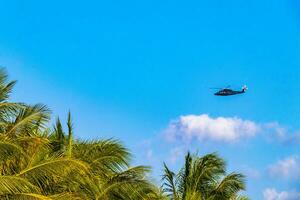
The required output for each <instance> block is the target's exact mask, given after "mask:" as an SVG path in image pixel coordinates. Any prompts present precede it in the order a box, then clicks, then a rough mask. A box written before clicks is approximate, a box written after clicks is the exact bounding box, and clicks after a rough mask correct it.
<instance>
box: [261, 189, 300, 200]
mask: <svg viewBox="0 0 300 200" xmlns="http://www.w3.org/2000/svg"><path fill="white" fill-rule="evenodd" d="M263 196H264V199H265V200H299V199H300V193H299V192H296V191H281V192H278V191H277V190H276V189H274V188H267V189H265V190H264V191H263Z"/></svg>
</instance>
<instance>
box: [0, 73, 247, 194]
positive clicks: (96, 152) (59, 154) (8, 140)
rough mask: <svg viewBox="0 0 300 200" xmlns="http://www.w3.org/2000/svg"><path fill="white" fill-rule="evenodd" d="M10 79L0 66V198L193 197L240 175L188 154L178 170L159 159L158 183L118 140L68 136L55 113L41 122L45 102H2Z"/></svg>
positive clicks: (220, 189) (227, 186)
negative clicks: (161, 180) (160, 178)
mask: <svg viewBox="0 0 300 200" xmlns="http://www.w3.org/2000/svg"><path fill="white" fill-rule="evenodd" d="M15 83H16V82H15V81H12V82H8V79H7V74H6V73H5V71H4V70H3V69H1V70H0V173H1V174H0V199H24V200H27V199H28V200H31V199H33V200H39V199H43V200H44V199H45V200H46V199H47V200H48V199H59V200H60V199H61V200H63V199H83V200H117V199H118V200H140V199H144V200H159V199H174V200H179V199H180V200H193V199H195V200H196V199H197V200H198V199H199V200H200V199H201V200H204V199H212V200H213V199H234V198H238V197H237V194H238V192H239V191H240V190H243V189H244V180H243V176H241V175H240V174H230V175H227V176H225V177H224V178H223V180H220V178H221V177H222V176H223V175H224V174H225V164H224V162H223V160H222V159H221V158H219V157H217V156H216V155H207V156H204V157H202V158H195V159H194V160H192V158H191V157H190V155H189V154H188V156H187V160H186V164H185V167H184V168H183V170H182V171H180V172H179V174H178V175H175V174H174V173H173V172H171V171H170V170H169V169H168V168H167V166H165V172H164V173H165V175H164V180H165V183H164V184H163V186H162V188H160V187H157V186H155V185H154V184H152V183H151V181H149V178H148V177H147V175H148V172H149V171H150V168H149V167H147V166H134V167H132V166H131V165H130V157H131V155H130V153H129V151H128V149H126V148H124V146H123V145H122V144H121V143H120V142H119V141H117V140H112V139H109V140H94V141H83V140H75V139H74V138H73V129H72V120H71V114H70V113H69V115H68V120H67V127H68V128H67V131H66V132H65V131H64V130H63V126H62V124H61V122H60V120H59V119H57V121H56V124H55V125H54V127H53V128H48V127H47V123H48V122H49V120H50V111H49V109H48V108H47V107H46V106H44V105H41V104H37V105H26V104H23V103H11V102H9V101H8V100H9V96H10V94H11V91H12V89H13V86H14V85H15Z"/></svg>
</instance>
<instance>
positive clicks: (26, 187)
mask: <svg viewBox="0 0 300 200" xmlns="http://www.w3.org/2000/svg"><path fill="white" fill-rule="evenodd" d="M28 192H29V193H31V192H39V188H38V187H36V186H34V185H33V184H31V183H30V182H29V181H27V180H26V179H24V178H21V177H16V176H0V196H1V195H8V194H17V193H28Z"/></svg>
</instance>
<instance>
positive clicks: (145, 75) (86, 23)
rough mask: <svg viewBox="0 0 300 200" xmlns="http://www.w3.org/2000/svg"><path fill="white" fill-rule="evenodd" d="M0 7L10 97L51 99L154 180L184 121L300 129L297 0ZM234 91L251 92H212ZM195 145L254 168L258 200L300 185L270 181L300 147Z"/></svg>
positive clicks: (82, 130)
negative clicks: (168, 133) (124, 149)
mask: <svg viewBox="0 0 300 200" xmlns="http://www.w3.org/2000/svg"><path fill="white" fill-rule="evenodd" d="M0 6H1V12H0V25H1V26H0V30H1V31H0V65H2V66H4V67H6V68H7V70H8V72H9V74H10V76H11V78H13V79H17V80H18V81H19V82H18V85H17V86H16V89H15V93H14V95H13V99H14V100H19V101H25V102H28V103H36V102H43V103H45V104H47V105H48V106H49V107H50V108H51V109H52V111H53V117H55V116H57V115H60V116H62V118H65V116H66V113H67V111H68V110H69V109H70V110H71V111H72V113H73V115H74V121H75V130H76V134H77V136H78V137H80V138H85V139H87V138H102V137H106V138H108V137H115V138H119V139H120V140H122V141H123V143H124V144H125V145H126V146H128V147H129V148H130V149H131V150H132V152H133V154H134V156H135V158H134V163H137V164H140V163H143V164H151V165H153V167H154V175H153V176H154V177H156V179H157V180H158V179H159V175H160V174H161V171H160V168H161V165H162V160H167V159H168V155H169V153H170V150H171V148H173V147H174V146H173V147H171V146H172V145H170V144H164V142H162V139H161V132H162V130H163V129H165V128H166V127H167V126H168V124H169V122H170V121H171V120H173V119H176V118H178V117H179V116H181V115H187V114H196V115H199V114H204V113H207V114H210V115H211V116H212V117H218V116H223V117H233V116H237V117H239V118H242V119H247V120H252V121H254V122H256V123H268V122H275V121H276V122H278V123H279V124H280V125H281V126H284V127H285V128H287V129H288V130H289V132H290V133H289V134H293V133H295V132H297V130H300V106H299V99H300V84H299V78H300V3H298V2H297V1H296V0H265V1H261V0H253V1H240V0H227V1H225V0H211V1H196V0H188V1H177V0H175V1H174V0H173V1H170V0H167V1H159V0H151V1H137V0H136V1H135V0H128V1H118V0H113V1H89V0H87V1H55V0H53V1H49V2H45V1H21V0H20V1H14V0H10V1H0ZM228 84H231V85H232V86H233V87H237V88H240V86H242V85H243V84H247V85H248V86H249V92H248V93H246V94H245V95H240V96H235V97H229V98H217V97H215V96H213V95H212V91H211V90H209V88H210V87H222V86H226V85H228ZM176 145H177V144H176ZM179 145H180V144H179ZM298 146H299V145H298ZM149 149H150V150H151V153H150V152H149V151H150V150H149ZM191 149H192V150H196V149H197V150H199V154H203V153H207V152H213V151H218V152H219V153H220V154H221V155H222V156H224V157H225V159H226V160H227V162H228V164H229V169H230V170H239V171H241V170H242V169H251V170H255V171H257V172H258V173H259V174H260V176H259V177H249V178H248V184H247V185H248V191H247V194H249V196H250V197H252V198H253V199H263V197H262V191H263V190H264V189H265V188H268V187H271V188H276V189H277V190H278V191H283V190H286V191H290V190H295V191H296V190H300V185H299V180H276V179H274V178H271V177H269V176H268V175H267V168H268V166H269V165H271V164H274V163H276V162H277V161H278V160H280V159H284V158H286V157H288V156H297V155H299V147H297V145H286V144H280V143H276V142H266V141H265V139H263V137H261V136H256V137H255V138H252V139H250V140H249V141H246V142H244V143H243V142H240V143H239V144H218V143H216V144H215V143H213V142H211V143H201V142H195V143H193V144H191ZM147 152H148V154H152V155H148V156H146V154H147ZM147 157H151V159H152V160H151V159H147ZM180 163H181V161H178V162H176V163H171V164H170V165H171V166H172V168H174V169H176V168H178V166H179V165H180ZM251 170H250V171H251ZM248 171H249V170H248Z"/></svg>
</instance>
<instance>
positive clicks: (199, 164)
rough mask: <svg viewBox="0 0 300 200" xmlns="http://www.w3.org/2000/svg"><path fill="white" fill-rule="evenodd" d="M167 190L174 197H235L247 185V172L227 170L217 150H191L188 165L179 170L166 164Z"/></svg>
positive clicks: (226, 199)
mask: <svg viewBox="0 0 300 200" xmlns="http://www.w3.org/2000/svg"><path fill="white" fill-rule="evenodd" d="M163 181H164V183H163V185H162V187H163V190H164V192H166V193H167V195H168V196H169V198H170V199H172V200H233V199H242V198H246V197H241V196H239V195H238V194H239V192H240V191H243V190H244V189H245V181H244V176H243V175H242V174H239V173H230V174H227V173H226V164H225V162H224V160H223V159H222V158H220V157H219V156H218V155H217V154H215V153H212V154H207V155H204V156H202V157H198V156H191V154H190V153H187V155H186V157H185V163H184V167H182V169H181V170H180V171H179V172H178V173H177V174H175V173H174V172H172V171H171V170H170V169H169V168H168V167H167V165H166V164H164V175H163Z"/></svg>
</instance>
